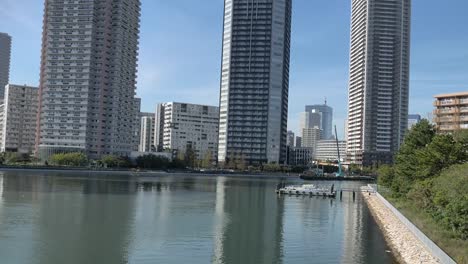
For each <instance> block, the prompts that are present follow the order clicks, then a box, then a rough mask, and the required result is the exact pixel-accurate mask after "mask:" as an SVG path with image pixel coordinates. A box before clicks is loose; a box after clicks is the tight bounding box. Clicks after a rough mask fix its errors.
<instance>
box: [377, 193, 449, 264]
mask: <svg viewBox="0 0 468 264" xmlns="http://www.w3.org/2000/svg"><path fill="white" fill-rule="evenodd" d="M369 187H371V188H372V189H373V190H376V186H375V184H369ZM376 195H377V197H378V198H379V199H380V200H381V201H382V203H383V204H385V206H387V207H388V208H389V209H390V210H391V211H392V212H393V213H394V214H395V216H396V217H397V218H398V219H399V220H400V221H401V222H402V223H403V224H404V225H405V226H406V227H407V228H408V229H409V230H410V231H411V233H413V235H414V236H415V237H416V238H418V239H419V240H420V241H421V242H422V243H423V244H424V246H426V248H427V250H428V251H429V252H430V253H431V254H432V255H433V256H435V257H437V258H438V259H439V260H440V261H441V262H442V263H454V264H456V262H455V261H454V260H453V259H452V258H451V257H450V256H449V255H447V253H445V252H444V251H443V250H442V249H441V248H440V247H439V246H437V245H436V244H435V243H434V242H433V241H432V240H431V239H430V238H428V237H427V236H426V235H425V234H424V233H423V232H422V231H421V230H419V228H418V227H416V226H415V225H414V224H413V223H412V222H411V221H410V220H408V218H406V217H405V216H404V215H403V214H402V213H400V211H398V209H396V208H395V207H394V206H393V205H392V204H391V203H390V202H389V201H387V199H385V198H384V197H383V196H382V195H380V193H378V192H376Z"/></svg>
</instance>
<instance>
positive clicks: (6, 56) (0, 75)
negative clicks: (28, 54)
mask: <svg viewBox="0 0 468 264" xmlns="http://www.w3.org/2000/svg"><path fill="white" fill-rule="evenodd" d="M10 54H11V37H10V36H9V35H8V34H6V33H1V32H0V98H3V96H4V93H5V85H7V84H8V83H9V81H10Z"/></svg>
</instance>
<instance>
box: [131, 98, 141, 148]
mask: <svg viewBox="0 0 468 264" xmlns="http://www.w3.org/2000/svg"><path fill="white" fill-rule="evenodd" d="M140 108H141V98H137V97H136V98H134V99H133V114H134V119H133V126H132V151H138V148H139V147H140V129H141V113H140Z"/></svg>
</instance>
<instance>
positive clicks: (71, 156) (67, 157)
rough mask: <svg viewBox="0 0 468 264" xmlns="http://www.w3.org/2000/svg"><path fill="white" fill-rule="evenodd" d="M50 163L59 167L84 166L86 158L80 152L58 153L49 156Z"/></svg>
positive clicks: (86, 161) (86, 162)
mask: <svg viewBox="0 0 468 264" xmlns="http://www.w3.org/2000/svg"><path fill="white" fill-rule="evenodd" d="M49 161H50V163H52V164H54V165H59V166H76V167H79V166H86V165H87V164H88V158H87V157H86V155H85V154H84V153H82V152H71V153H58V154H54V155H52V156H50V158H49Z"/></svg>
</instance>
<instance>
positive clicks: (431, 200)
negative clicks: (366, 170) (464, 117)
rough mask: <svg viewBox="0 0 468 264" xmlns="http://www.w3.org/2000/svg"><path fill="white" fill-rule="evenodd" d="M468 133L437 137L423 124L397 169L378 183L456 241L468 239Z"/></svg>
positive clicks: (387, 170)
mask: <svg viewBox="0 0 468 264" xmlns="http://www.w3.org/2000/svg"><path fill="white" fill-rule="evenodd" d="M467 162H468V131H466V130H465V131H463V130H461V131H459V132H457V133H454V134H453V135H451V134H437V133H436V130H435V128H434V126H433V125H431V124H430V123H429V121H427V120H422V121H421V122H420V123H418V124H417V125H415V126H414V127H413V128H412V129H411V130H410V131H409V132H408V134H407V135H406V137H405V140H404V142H403V144H402V145H401V148H400V151H399V152H398V153H397V155H396V157H395V163H394V165H393V166H388V165H384V166H381V167H380V169H379V171H378V176H379V177H378V182H379V184H380V185H383V186H386V187H387V188H388V189H389V190H391V192H390V196H391V197H392V198H394V199H404V200H408V201H410V202H411V203H413V204H414V206H415V207H416V208H420V209H421V210H424V211H425V212H426V213H427V214H428V215H430V216H431V217H432V218H433V219H434V220H435V221H436V222H437V223H438V224H440V225H441V226H442V227H444V228H445V229H446V230H449V231H450V232H451V233H452V235H453V237H456V238H459V239H462V240H466V239H468V163H467Z"/></svg>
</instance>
